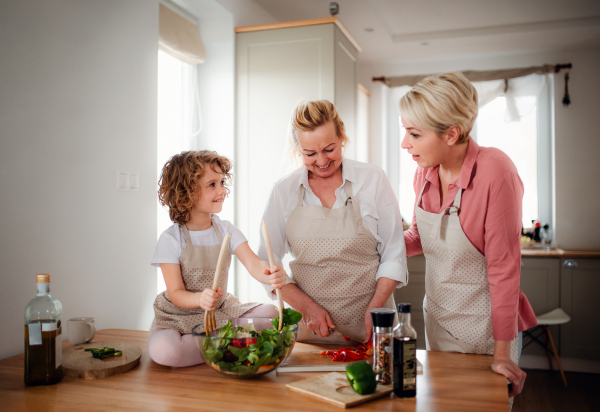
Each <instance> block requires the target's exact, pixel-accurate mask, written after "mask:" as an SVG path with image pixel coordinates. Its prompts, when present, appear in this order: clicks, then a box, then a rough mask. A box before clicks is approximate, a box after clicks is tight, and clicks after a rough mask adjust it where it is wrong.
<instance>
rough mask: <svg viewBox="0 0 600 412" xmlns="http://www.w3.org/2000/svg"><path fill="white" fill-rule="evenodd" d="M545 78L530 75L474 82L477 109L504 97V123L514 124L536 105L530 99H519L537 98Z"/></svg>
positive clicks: (540, 75) (538, 75)
mask: <svg viewBox="0 0 600 412" xmlns="http://www.w3.org/2000/svg"><path fill="white" fill-rule="evenodd" d="M546 76H548V75H547V74H530V75H529V76H524V77H517V78H514V79H510V80H492V81H487V82H475V83H473V86H475V89H476V90H477V94H478V97H479V108H480V109H481V108H482V107H483V106H485V105H486V104H488V103H490V102H492V101H494V99H496V98H497V97H499V96H502V95H504V97H505V98H506V115H505V121H507V122H516V121H518V120H519V119H520V118H521V117H522V116H524V115H526V114H528V113H530V112H531V110H532V109H533V106H532V105H535V104H537V103H534V102H533V100H531V99H521V97H525V96H529V97H536V98H537V97H539V95H540V93H541V92H542V90H543V89H544V85H545V84H546ZM536 100H537V99H536Z"/></svg>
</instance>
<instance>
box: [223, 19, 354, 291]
mask: <svg viewBox="0 0 600 412" xmlns="http://www.w3.org/2000/svg"><path fill="white" fill-rule="evenodd" d="M360 50H361V48H360V45H359V44H358V43H357V42H356V40H354V38H353V37H352V36H351V35H350V34H349V33H348V31H347V30H346V29H345V28H344V26H343V25H342V24H341V23H340V21H339V20H338V19H337V18H325V19H316V20H304V21H299V22H287V23H277V24H270V25H261V26H250V27H238V28H236V125H235V129H236V130H235V170H234V172H235V179H236V184H235V186H234V190H235V198H234V199H235V200H234V201H235V208H236V212H235V213H236V225H237V226H238V227H239V228H240V230H241V231H242V232H243V233H247V234H248V235H249V236H248V241H249V242H250V244H251V245H257V244H258V243H259V231H258V230H255V229H256V227H255V226H254V225H255V224H256V222H260V221H261V218H262V215H263V211H264V207H265V205H266V204H267V201H268V199H269V195H270V192H271V189H272V188H273V185H274V184H275V182H276V181H277V180H279V179H280V178H282V177H283V176H284V175H285V174H287V173H289V172H291V171H292V170H293V165H291V159H290V157H289V156H288V154H289V153H288V152H287V151H286V148H287V146H286V141H287V140H288V126H289V121H290V115H291V113H292V109H293V108H294V106H295V105H296V104H297V103H298V102H299V101H300V100H320V99H326V100H329V101H330V102H332V103H333V104H335V105H336V107H337V110H338V112H339V114H340V117H341V118H342V121H343V122H344V125H345V127H346V134H347V135H348V137H349V139H350V143H349V144H348V145H347V146H346V147H345V148H344V155H345V156H346V157H348V158H356V156H355V152H356V144H355V143H353V142H354V141H355V139H356V117H357V108H358V104H357V100H358V78H357V59H358V53H359V51H360ZM224 75H225V74H224ZM224 127H225V126H224ZM237 266H239V264H238V265H237ZM240 269H241V268H240ZM242 272H244V270H238V271H237V273H242ZM237 278H238V279H237V281H236V282H237V284H236V290H237V291H238V292H236V295H237V296H238V297H240V298H241V299H249V296H252V295H253V294H259V293H264V292H262V286H260V285H258V284H255V283H256V282H254V281H252V280H250V281H248V280H247V279H246V278H249V277H248V276H237Z"/></svg>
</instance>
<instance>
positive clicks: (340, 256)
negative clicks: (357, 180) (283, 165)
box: [285, 180, 395, 343]
mask: <svg viewBox="0 0 600 412" xmlns="http://www.w3.org/2000/svg"><path fill="white" fill-rule="evenodd" d="M344 189H345V191H346V204H345V206H344V207H339V208H336V209H329V208H326V207H322V206H303V205H302V202H303V200H304V191H305V188H304V185H301V186H300V193H299V195H298V204H297V206H296V208H295V209H294V210H293V211H292V214H291V215H290V217H289V218H288V220H287V223H286V225H285V235H286V238H287V241H288V243H289V244H290V247H291V252H292V256H293V257H294V260H293V261H292V262H291V263H290V269H291V272H292V275H291V276H292V279H293V280H294V282H296V286H297V287H298V288H300V290H302V291H303V292H304V293H306V294H307V295H308V296H309V297H310V298H311V299H312V300H313V301H315V303H317V304H318V305H319V306H321V307H322V308H323V309H325V310H326V311H327V312H329V316H331V319H332V321H333V324H334V325H335V326H336V328H335V330H336V331H338V332H341V333H342V334H344V335H346V336H349V337H350V338H352V339H354V340H356V341H359V342H362V341H364V339H365V313H366V311H367V306H368V305H369V303H370V302H371V299H373V296H374V294H375V290H376V288H377V283H376V281H375V277H376V274H377V269H378V268H379V261H380V256H379V253H378V252H377V240H376V239H375V237H373V234H372V233H371V232H370V230H369V228H368V227H366V225H365V224H364V223H363V219H362V217H361V215H360V207H359V204H358V200H356V201H355V198H354V197H353V196H352V186H351V183H350V182H349V181H347V180H346V183H345V184H344ZM348 203H351V205H349V204H348ZM385 307H386V308H390V309H395V307H394V297H393V295H391V296H390V297H389V299H388V300H387V302H386V304H385ZM298 340H299V341H302V342H318V343H346V342H345V340H344V339H343V338H342V337H341V336H340V335H339V334H337V333H335V334H332V335H330V336H329V337H325V338H320V337H318V336H317V335H314V334H313V333H312V332H310V331H308V330H307V329H306V327H305V325H304V323H303V322H300V325H299V328H298Z"/></svg>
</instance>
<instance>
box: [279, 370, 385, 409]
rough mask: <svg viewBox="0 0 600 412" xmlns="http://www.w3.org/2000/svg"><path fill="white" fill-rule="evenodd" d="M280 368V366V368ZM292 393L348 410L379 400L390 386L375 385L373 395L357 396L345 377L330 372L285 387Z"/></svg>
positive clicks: (341, 374)
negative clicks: (301, 394) (311, 397)
mask: <svg viewBox="0 0 600 412" xmlns="http://www.w3.org/2000/svg"><path fill="white" fill-rule="evenodd" d="M280 368H281V366H280ZM286 386H287V387H288V388H290V389H291V390H293V391H296V392H300V393H303V394H305V395H309V396H313V397H315V398H318V399H321V400H323V401H325V402H329V403H331V404H333V405H337V406H341V407H342V408H350V407H352V406H356V405H359V404H361V403H364V402H368V401H370V400H373V399H377V398H381V397H383V396H386V395H389V394H390V393H391V392H392V390H393V389H392V385H386V386H384V385H377V389H376V390H375V393H372V394H370V395H359V394H358V393H356V392H354V390H353V389H352V388H351V387H350V384H349V383H348V379H346V375H345V374H343V373H338V372H331V373H328V374H327V375H321V376H316V377H314V378H309V379H303V380H301V381H297V382H294V383H288V384H287V385H286Z"/></svg>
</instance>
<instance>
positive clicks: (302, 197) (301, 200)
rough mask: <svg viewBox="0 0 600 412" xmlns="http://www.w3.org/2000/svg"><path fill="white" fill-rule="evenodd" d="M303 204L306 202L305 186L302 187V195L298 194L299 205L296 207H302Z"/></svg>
mask: <svg viewBox="0 0 600 412" xmlns="http://www.w3.org/2000/svg"><path fill="white" fill-rule="evenodd" d="M302 202H304V185H300V193H298V203H296V207H302Z"/></svg>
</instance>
